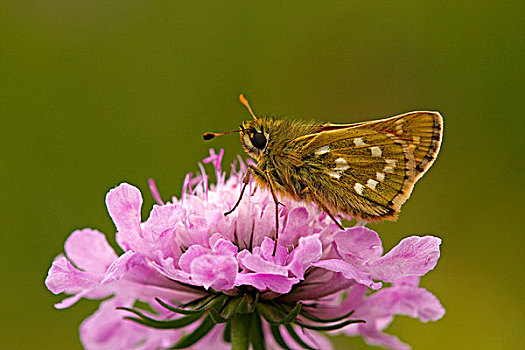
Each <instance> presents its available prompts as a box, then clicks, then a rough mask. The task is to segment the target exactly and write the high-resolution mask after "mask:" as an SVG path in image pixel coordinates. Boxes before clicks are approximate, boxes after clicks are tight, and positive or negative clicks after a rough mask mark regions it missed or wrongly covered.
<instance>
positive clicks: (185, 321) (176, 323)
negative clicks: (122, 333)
mask: <svg viewBox="0 0 525 350" xmlns="http://www.w3.org/2000/svg"><path fill="white" fill-rule="evenodd" d="M117 309H118V310H125V311H129V312H132V313H134V314H135V315H137V316H139V318H137V317H124V319H126V320H130V321H134V322H137V323H140V324H142V325H144V326H148V327H152V328H157V329H179V328H183V327H186V326H187V325H189V324H192V323H193V322H195V321H197V320H198V319H199V318H201V317H202V315H203V314H204V311H201V312H200V313H198V314H193V315H188V316H183V317H181V318H177V319H174V320H165V321H160V320H155V319H153V318H151V317H148V316H146V315H144V314H143V313H141V312H139V311H137V310H134V309H130V308H127V307H118V308H117Z"/></svg>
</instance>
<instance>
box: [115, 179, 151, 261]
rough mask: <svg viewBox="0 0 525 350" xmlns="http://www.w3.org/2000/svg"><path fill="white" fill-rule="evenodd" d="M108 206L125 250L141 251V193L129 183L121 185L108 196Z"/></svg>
mask: <svg viewBox="0 0 525 350" xmlns="http://www.w3.org/2000/svg"><path fill="white" fill-rule="evenodd" d="M106 206H107V208H108V212H109V215H110V216H111V218H112V219H113V222H114V223H115V226H116V227H117V231H118V234H119V236H120V239H119V242H120V243H121V244H124V248H125V249H126V250H127V249H132V250H136V251H139V250H140V247H141V242H142V239H143V237H142V235H141V230H140V208H141V207H142V195H141V194H140V191H139V190H138V189H137V188H136V187H134V186H131V185H129V184H127V183H123V184H120V185H119V186H118V187H117V188H114V189H112V190H111V191H109V192H108V194H107V195H106Z"/></svg>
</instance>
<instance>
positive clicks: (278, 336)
mask: <svg viewBox="0 0 525 350" xmlns="http://www.w3.org/2000/svg"><path fill="white" fill-rule="evenodd" d="M270 332H272V335H273V339H274V340H275V342H276V343H277V344H278V345H279V346H280V347H281V348H283V349H284V350H292V348H290V347H289V346H288V344H286V342H285V341H284V339H283V336H282V335H281V330H280V329H279V326H276V325H272V324H271V325H270Z"/></svg>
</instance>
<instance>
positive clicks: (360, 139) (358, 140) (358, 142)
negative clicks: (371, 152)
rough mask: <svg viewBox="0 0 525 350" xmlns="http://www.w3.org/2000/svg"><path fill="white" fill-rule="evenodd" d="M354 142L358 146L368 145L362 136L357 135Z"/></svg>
mask: <svg viewBox="0 0 525 350" xmlns="http://www.w3.org/2000/svg"><path fill="white" fill-rule="evenodd" d="M354 144H355V145H356V147H361V146H368V144H367V143H365V142H364V141H363V139H362V138H360V137H357V138H355V139H354Z"/></svg>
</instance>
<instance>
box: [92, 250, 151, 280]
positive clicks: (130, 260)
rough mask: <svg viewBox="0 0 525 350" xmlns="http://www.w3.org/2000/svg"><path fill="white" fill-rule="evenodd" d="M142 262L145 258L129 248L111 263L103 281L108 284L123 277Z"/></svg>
mask: <svg viewBox="0 0 525 350" xmlns="http://www.w3.org/2000/svg"><path fill="white" fill-rule="evenodd" d="M142 262H143V258H142V257H141V256H140V255H138V254H136V253H134V252H133V251H131V250H128V251H127V252H125V253H124V254H122V255H121V256H120V257H119V258H118V259H117V260H115V261H114V262H113V264H111V266H110V267H109V268H108V270H107V271H106V274H105V275H104V279H103V280H102V283H103V284H107V283H111V282H113V281H115V280H119V279H121V278H122V277H123V276H124V275H125V274H126V273H127V272H128V271H129V270H130V269H132V268H133V267H134V266H135V265H138V264H141V263H142Z"/></svg>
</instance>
